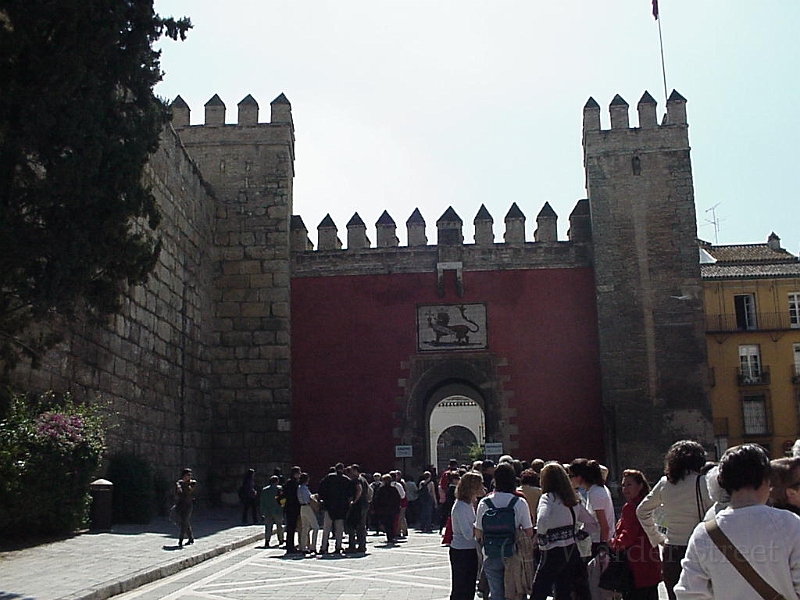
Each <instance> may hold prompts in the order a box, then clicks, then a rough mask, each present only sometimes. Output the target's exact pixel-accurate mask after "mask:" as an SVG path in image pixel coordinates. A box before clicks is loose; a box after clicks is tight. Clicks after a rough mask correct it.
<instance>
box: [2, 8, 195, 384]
mask: <svg viewBox="0 0 800 600" xmlns="http://www.w3.org/2000/svg"><path fill="white" fill-rule="evenodd" d="M190 27H191V24H190V23H189V21H188V20H186V19H181V20H175V19H172V18H169V19H165V18H162V17H160V16H158V15H157V14H155V12H154V10H153V0H0V363H3V366H4V368H5V369H6V370H8V369H10V368H13V366H14V365H15V364H16V362H17V360H18V359H19V358H20V357H21V356H23V355H28V356H29V357H30V358H31V359H34V360H35V358H36V356H37V355H38V354H39V353H40V352H41V351H42V350H45V349H46V348H47V347H48V345H50V344H52V342H53V341H54V338H53V336H52V335H51V334H52V332H53V331H55V329H54V328H53V326H54V325H55V324H57V323H58V322H59V320H62V321H63V320H64V319H70V318H72V317H73V316H74V315H75V314H76V313H77V312H79V311H80V312H83V313H85V314H89V315H95V316H98V317H102V316H103V315H107V314H109V313H112V312H114V311H115V310H117V309H118V307H119V298H120V293H121V292H122V291H123V290H124V289H125V286H126V285H129V284H136V283H142V282H144V281H145V280H146V278H147V274H148V273H149V272H150V271H151V270H152V268H153V267H154V266H155V264H156V261H157V258H158V254H159V243H158V240H157V238H156V236H155V234H154V229H155V228H156V226H157V225H158V221H159V214H158V210H157V207H156V204H155V200H154V198H153V195H152V194H151V192H150V190H149V189H148V188H147V187H146V186H145V185H144V184H143V182H142V173H143V169H144V166H145V164H146V162H147V160H148V157H149V155H150V154H151V153H152V152H153V151H154V150H155V149H156V148H157V146H158V140H159V135H160V132H161V130H162V128H163V126H164V124H165V122H166V120H167V118H168V108H167V107H166V105H165V104H164V103H163V102H162V101H161V100H159V99H158V98H156V97H155V95H154V94H153V86H154V85H155V84H156V83H157V82H158V81H159V80H160V79H161V75H162V74H161V70H160V67H159V54H160V53H159V52H158V51H156V50H154V49H153V43H154V42H156V41H157V40H158V39H159V38H160V37H161V36H162V35H166V36H168V37H170V38H172V39H177V38H178V37H180V38H181V39H183V38H184V37H185V33H186V31H187V30H188V29H189V28H190Z"/></svg>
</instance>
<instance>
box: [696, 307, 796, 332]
mask: <svg viewBox="0 0 800 600" xmlns="http://www.w3.org/2000/svg"><path fill="white" fill-rule="evenodd" d="M796 328H797V325H794V326H793V325H792V323H791V322H790V320H789V313H788V312H786V313H758V314H756V315H755V319H753V320H752V322H750V323H745V322H744V320H743V319H741V318H739V317H737V315H735V314H733V315H706V331H707V332H708V333H722V332H731V331H782V330H784V329H796Z"/></svg>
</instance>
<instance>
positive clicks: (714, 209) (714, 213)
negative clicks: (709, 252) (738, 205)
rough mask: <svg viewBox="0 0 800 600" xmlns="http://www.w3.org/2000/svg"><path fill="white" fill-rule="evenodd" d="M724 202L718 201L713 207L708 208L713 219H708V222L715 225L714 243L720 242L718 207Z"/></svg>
mask: <svg viewBox="0 0 800 600" xmlns="http://www.w3.org/2000/svg"><path fill="white" fill-rule="evenodd" d="M720 204H722V202H717V203H716V204H715V205H714V206H712V207H711V208H707V209H706V212H707V213H709V212H710V213H711V219H710V220H709V219H706V223H711V224H712V225H713V226H714V245H715V246H716V245H718V244H719V219H718V218H717V207H718V206H719V205H720Z"/></svg>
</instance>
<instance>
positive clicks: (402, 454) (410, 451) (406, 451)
mask: <svg viewBox="0 0 800 600" xmlns="http://www.w3.org/2000/svg"><path fill="white" fill-rule="evenodd" d="M413 456H414V448H413V447H412V446H395V447H394V457H395V458H412V457H413Z"/></svg>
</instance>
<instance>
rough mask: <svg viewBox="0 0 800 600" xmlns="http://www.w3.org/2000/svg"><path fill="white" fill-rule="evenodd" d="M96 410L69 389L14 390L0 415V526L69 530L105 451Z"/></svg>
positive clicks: (15, 532) (85, 506)
mask: <svg viewBox="0 0 800 600" xmlns="http://www.w3.org/2000/svg"><path fill="white" fill-rule="evenodd" d="M103 434H104V422H103V418H102V416H101V414H100V410H99V409H98V408H97V407H95V406H91V405H86V404H79V403H76V402H74V401H73V399H72V398H71V397H70V396H69V395H63V396H59V395H56V394H54V393H52V392H48V393H46V394H42V395H34V394H30V395H27V396H22V395H15V396H13V397H12V399H11V402H10V405H9V407H8V411H7V413H6V416H5V418H4V419H3V420H2V421H0V532H2V533H3V534H4V535H7V536H20V535H36V534H65V533H72V532H73V531H75V530H76V529H78V528H80V527H81V526H83V525H85V524H86V522H87V518H88V511H89V506H90V500H91V499H90V496H89V484H90V483H91V481H92V480H93V479H94V477H95V475H96V474H97V471H98V469H99V467H100V461H101V458H102V455H103V452H104V451H105V442H104V436H103Z"/></svg>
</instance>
